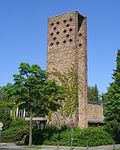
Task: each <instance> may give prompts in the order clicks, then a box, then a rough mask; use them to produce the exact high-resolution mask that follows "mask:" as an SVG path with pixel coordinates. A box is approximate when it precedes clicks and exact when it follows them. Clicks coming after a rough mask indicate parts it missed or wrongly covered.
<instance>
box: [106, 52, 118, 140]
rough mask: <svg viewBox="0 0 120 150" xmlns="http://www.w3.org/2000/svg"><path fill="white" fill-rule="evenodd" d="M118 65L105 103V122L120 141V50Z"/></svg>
mask: <svg viewBox="0 0 120 150" xmlns="http://www.w3.org/2000/svg"><path fill="white" fill-rule="evenodd" d="M116 61H117V67H116V70H114V74H113V80H114V81H113V82H112V83H111V84H110V87H109V89H108V93H107V101H106V103H105V112H104V115H105V122H106V125H107V127H108V130H109V131H110V132H111V133H112V135H113V136H114V140H115V141H116V142H120V50H118V53H117V60H116Z"/></svg>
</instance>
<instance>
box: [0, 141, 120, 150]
mask: <svg viewBox="0 0 120 150" xmlns="http://www.w3.org/2000/svg"><path fill="white" fill-rule="evenodd" d="M115 148H120V145H116V146H115ZM0 150H58V148H57V146H39V148H38V147H36V146H35V147H34V148H31V149H30V148H25V147H23V146H17V145H15V144H13V143H10V144H6V145H0ZM59 150H71V148H70V147H64V146H60V147H59ZM73 150H113V145H107V146H97V147H89V148H88V149H87V148H86V147H75V148H73Z"/></svg>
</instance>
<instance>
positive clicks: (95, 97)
mask: <svg viewBox="0 0 120 150" xmlns="http://www.w3.org/2000/svg"><path fill="white" fill-rule="evenodd" d="M88 100H90V101H95V102H99V91H98V88H97V85H95V86H93V87H90V86H89V87H88Z"/></svg>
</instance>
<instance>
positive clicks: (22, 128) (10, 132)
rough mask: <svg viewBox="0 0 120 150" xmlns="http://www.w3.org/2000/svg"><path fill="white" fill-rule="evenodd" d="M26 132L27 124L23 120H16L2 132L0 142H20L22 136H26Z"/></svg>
mask: <svg viewBox="0 0 120 150" xmlns="http://www.w3.org/2000/svg"><path fill="white" fill-rule="evenodd" d="M28 130H29V127H28V124H27V123H26V122H25V121H24V120H23V119H19V118H16V119H15V120H14V121H12V122H11V124H10V127H9V128H8V129H7V130H3V131H2V133H1V137H2V138H1V139H0V141H4V142H15V141H18V140H21V139H22V138H23V137H24V135H28Z"/></svg>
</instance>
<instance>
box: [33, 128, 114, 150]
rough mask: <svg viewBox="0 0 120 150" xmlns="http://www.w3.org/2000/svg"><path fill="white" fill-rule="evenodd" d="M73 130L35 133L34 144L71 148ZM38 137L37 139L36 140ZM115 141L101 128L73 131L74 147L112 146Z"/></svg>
mask: <svg viewBox="0 0 120 150" xmlns="http://www.w3.org/2000/svg"><path fill="white" fill-rule="evenodd" d="M70 136H71V129H70V128H62V129H61V130H58V129H55V128H54V129H50V128H48V129H44V130H43V131H39V132H37V131H36V132H34V134H33V144H45V145H57V143H58V141H59V144H60V145H63V146H70V138H71V137H70ZM35 137H36V138H35ZM38 139H39V140H38ZM112 143H113V140H112V137H111V136H110V134H109V133H107V132H106V131H104V130H103V128H101V127H90V128H87V129H79V128H74V129H73V146H85V147H86V146H87V145H88V146H98V145H108V144H112Z"/></svg>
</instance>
